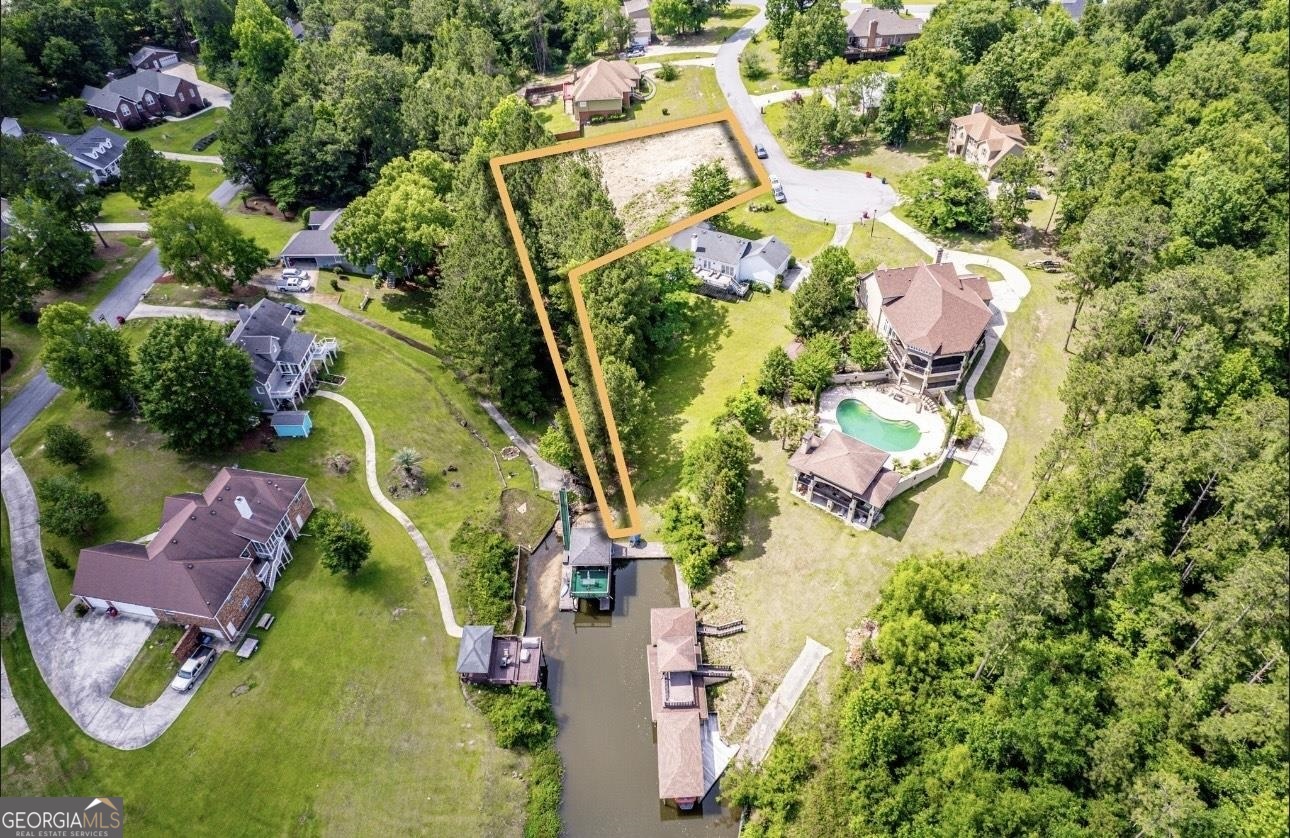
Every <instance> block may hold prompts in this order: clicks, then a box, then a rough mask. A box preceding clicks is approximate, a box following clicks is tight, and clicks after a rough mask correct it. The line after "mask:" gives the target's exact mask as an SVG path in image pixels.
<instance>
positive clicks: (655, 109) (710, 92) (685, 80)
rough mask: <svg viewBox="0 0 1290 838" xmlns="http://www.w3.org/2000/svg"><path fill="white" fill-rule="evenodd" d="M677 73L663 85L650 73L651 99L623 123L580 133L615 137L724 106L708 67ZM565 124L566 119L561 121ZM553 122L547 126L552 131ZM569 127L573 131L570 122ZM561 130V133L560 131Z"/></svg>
mask: <svg viewBox="0 0 1290 838" xmlns="http://www.w3.org/2000/svg"><path fill="white" fill-rule="evenodd" d="M676 69H677V71H678V72H679V73H680V75H679V76H677V78H675V79H673V80H672V81H662V80H660V79H659V78H658V73H657V71H651V72H650V74H649V78H650V80H651V82H653V84H654V85H655V87H656V92H655V94H654V96H653V97H652V98H651V99H649V101H646V102H640V103H638V104H635V105H633V106H632V109H631V112H630V114H629V115H627V116H626V117H625V118H623V119H615V120H612V121H609V122H602V123H600V124H599V125H588V126H587V127H586V129H585V130H584V131H583V135H584V136H587V137H597V136H601V135H603V134H616V133H618V132H620V131H630V130H632V129H634V128H644V127H646V126H649V125H657V124H659V123H660V122H670V121H672V120H676V119H686V118H687V117H691V116H701V115H703V114H708V113H716V112H717V111H719V110H721V109H722V108H724V107H725V106H726V97H725V96H724V95H722V93H721V87H720V86H719V85H718V84H717V71H716V70H713V69H711V68H710V67H677V68H676ZM564 119H565V120H566V121H568V117H564ZM555 124H556V120H553V121H552V123H550V124H549V125H548V128H552V130H557V129H555V128H554V127H552V126H554V125H555ZM569 127H570V128H572V127H574V126H573V124H572V123H571V122H570V123H569ZM559 130H564V129H559Z"/></svg>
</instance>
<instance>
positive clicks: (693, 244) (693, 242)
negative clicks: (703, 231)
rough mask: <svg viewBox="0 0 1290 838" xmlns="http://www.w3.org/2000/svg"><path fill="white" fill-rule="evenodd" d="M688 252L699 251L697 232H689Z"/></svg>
mask: <svg viewBox="0 0 1290 838" xmlns="http://www.w3.org/2000/svg"><path fill="white" fill-rule="evenodd" d="M690 252H691V253H698V252H699V234H698V233H691V234H690Z"/></svg>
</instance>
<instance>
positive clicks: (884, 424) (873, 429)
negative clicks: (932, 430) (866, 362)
mask: <svg viewBox="0 0 1290 838" xmlns="http://www.w3.org/2000/svg"><path fill="white" fill-rule="evenodd" d="M837 417H838V427H840V428H841V429H842V433H844V434H846V435H847V436H849V437H852V438H854V439H858V440H860V441H861V442H867V443H868V444H870V445H872V446H873V447H874V448H880V449H882V450H883V451H887V452H889V453H892V454H895V453H897V452H900V451H908V450H909V449H911V448H913V447H914V446H915V445H917V444H918V440H919V439H921V438H922V435H923V432H922V431H920V430H919V429H918V426H917V425H915V424H914V423H913V422H910V421H909V420H907V419H902V420H899V421H893V420H891V419H883V418H882V417H881V416H879V415H878V414H876V413H874V412H873V410H871V409H870V408H869V406H868V405H867V404H865V403H864V402H861V401H858V400H856V399H843V400H842V402H840V403H839V404H838V412H837Z"/></svg>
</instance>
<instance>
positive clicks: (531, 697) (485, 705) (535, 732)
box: [475, 687, 556, 751]
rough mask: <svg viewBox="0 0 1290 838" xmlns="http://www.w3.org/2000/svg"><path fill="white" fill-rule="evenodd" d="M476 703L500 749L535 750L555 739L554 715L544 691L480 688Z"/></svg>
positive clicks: (519, 688)
mask: <svg viewBox="0 0 1290 838" xmlns="http://www.w3.org/2000/svg"><path fill="white" fill-rule="evenodd" d="M475 698H476V702H477V704H478V705H479V709H480V711H481V712H482V713H483V714H484V718H486V719H488V723H489V724H490V725H492V728H493V733H494V735H496V737H497V744H498V745H499V746H501V747H503V748H523V749H525V750H529V751H532V750H536V749H538V748H542V747H544V746H548V745H550V743H551V742H552V740H554V739H555V732H556V725H555V712H554V711H552V709H551V699H550V697H549V696H548V695H547V693H546V690H541V689H535V688H532V687H480V688H478V689H477V690H476V691H475Z"/></svg>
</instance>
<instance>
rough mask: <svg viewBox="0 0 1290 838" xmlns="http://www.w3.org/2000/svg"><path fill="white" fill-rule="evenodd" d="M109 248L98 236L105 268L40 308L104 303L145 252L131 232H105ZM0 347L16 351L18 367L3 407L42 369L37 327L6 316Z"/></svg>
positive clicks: (0, 395)
mask: <svg viewBox="0 0 1290 838" xmlns="http://www.w3.org/2000/svg"><path fill="white" fill-rule="evenodd" d="M103 238H105V239H107V241H108V243H109V245H110V246H109V247H108V248H107V249H104V248H103V246H102V245H101V244H100V243H99V240H98V237H97V236H96V237H95V238H94V243H95V253H96V254H97V256H98V258H99V260H100V262H101V263H102V264H101V266H100V267H99V269H98V270H97V271H95V272H94V273H93V274H91V275H90V276H89V277H87V278H86V280H85V282H83V283H82V284H81V286H80V287H79V288H77V289H75V290H73V291H55V290H49V291H46V292H45V293H44V294H42V295H41V296H40V299H39V300H38V301H37V303H38V305H42V306H43V305H48V304H50V303H59V302H73V303H80V304H81V305H83V306H87V307H89V308H93V307H94V306H96V305H98V304H99V303H100V302H102V301H103V298H104V297H106V296H107V294H108V292H109V291H111V290H112V289H113V288H115V287H116V284H117V283H118V282H120V281H121V280H122V279H123V278H124V277H125V275H126V274H127V273H129V272H130V269H131V268H133V267H134V266H135V263H136V262H138V261H139V258H140V257H141V256H142V255H143V253H144V247H143V242H142V240H140V239H139V237H138V236H134V235H130V234H128V233H104V234H103ZM0 344H3V345H4V346H7V347H9V348H10V349H12V350H14V353H15V357H14V365H13V367H11V368H10V370H9V371H8V372H6V373H5V374H4V378H3V379H0V404H3V403H4V402H7V401H8V400H9V399H10V398H11V397H12V396H13V395H14V393H17V392H18V391H19V390H21V389H22V387H23V385H24V384H26V383H27V382H28V381H29V380H30V379H31V377H32V376H33V375H35V374H36V370H37V369H39V367H40V357H39V356H40V335H39V334H38V333H37V331H36V327H35V326H34V325H30V324H27V323H21V322H19V321H18V320H17V319H16V318H13V317H5V318H4V319H3V321H0Z"/></svg>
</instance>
